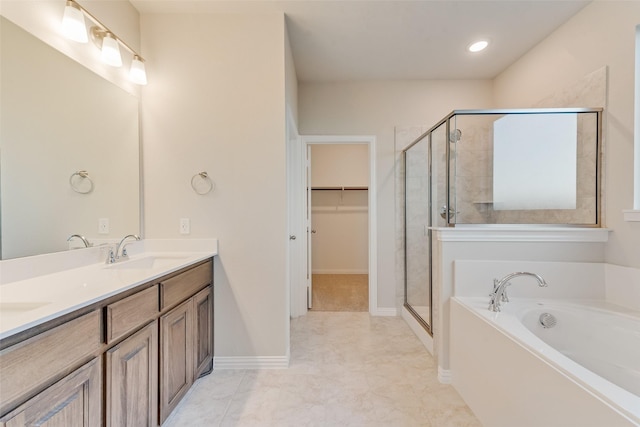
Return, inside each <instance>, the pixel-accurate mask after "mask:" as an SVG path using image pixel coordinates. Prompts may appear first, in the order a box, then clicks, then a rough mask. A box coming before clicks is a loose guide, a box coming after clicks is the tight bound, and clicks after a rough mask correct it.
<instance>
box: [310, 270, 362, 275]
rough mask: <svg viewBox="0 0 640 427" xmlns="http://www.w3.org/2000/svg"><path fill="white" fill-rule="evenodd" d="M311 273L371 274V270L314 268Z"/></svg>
mask: <svg viewBox="0 0 640 427" xmlns="http://www.w3.org/2000/svg"><path fill="white" fill-rule="evenodd" d="M311 274H369V270H367V269H344V270H333V269H314V270H313V271H311Z"/></svg>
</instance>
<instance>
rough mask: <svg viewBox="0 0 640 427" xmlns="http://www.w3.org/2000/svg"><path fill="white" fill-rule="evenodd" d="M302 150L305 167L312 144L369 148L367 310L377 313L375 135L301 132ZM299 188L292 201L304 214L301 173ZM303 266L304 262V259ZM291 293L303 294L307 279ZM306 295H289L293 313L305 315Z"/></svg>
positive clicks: (302, 163)
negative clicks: (291, 296) (366, 146)
mask: <svg viewBox="0 0 640 427" xmlns="http://www.w3.org/2000/svg"><path fill="white" fill-rule="evenodd" d="M300 142H301V145H302V146H301V149H300V150H299V152H300V154H301V156H300V157H299V162H300V167H301V168H304V169H306V162H307V158H306V153H307V150H308V147H309V146H310V145H312V144H367V145H368V147H369V184H368V190H369V191H367V195H368V220H369V224H368V229H369V233H368V234H369V245H368V246H369V268H368V269H369V313H370V314H371V315H377V311H378V246H377V245H378V240H377V229H378V228H377V227H378V221H377V206H378V204H377V194H376V193H377V192H376V188H377V187H376V137H375V136H372V135H301V136H300ZM302 187H303V189H304V192H303V194H302V195H300V196H298V197H295V198H294V199H295V200H293V203H294V204H296V205H298V206H299V207H300V208H301V209H302V210H303V212H304V213H305V214H306V206H305V204H306V187H307V183H306V176H303V184H302ZM304 224H305V228H306V215H305V222H304ZM302 235H303V236H304V243H305V247H306V245H307V244H308V238H309V237H308V236H309V235H310V234H309V233H307V232H306V229H305V232H304V233H302ZM305 265H306V262H305ZM304 270H305V276H306V273H308V274H309V277H311V272H310V271H309V272H307V271H306V270H307V267H306V266H305V268H304ZM291 291H292V294H296V295H299V296H301V294H304V295H305V296H306V293H307V290H306V282H305V284H304V289H300V288H298V289H295V290H294V289H292V290H291ZM302 302H304V310H303V309H302ZM306 302H307V301H306V298H304V299H303V298H301V297H299V298H296V299H295V301H294V299H293V298H292V303H293V304H295V305H296V307H293V306H292V307H291V312H292V316H293V315H294V313H297V314H305V313H306V311H307V308H306Z"/></svg>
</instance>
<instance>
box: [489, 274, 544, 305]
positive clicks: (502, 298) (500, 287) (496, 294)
mask: <svg viewBox="0 0 640 427" xmlns="http://www.w3.org/2000/svg"><path fill="white" fill-rule="evenodd" d="M518 276H531V277H533V278H534V279H536V280H537V281H538V286H540V287H545V286H547V282H546V281H545V280H544V279H543V278H542V276H540V275H539V274H535V273H529V272H527V271H518V272H515V273H509V274H507V275H506V276H504V277H503V278H502V279H500V280H497V279H495V280H494V281H493V291H492V292H491V293H490V294H489V298H490V299H489V310H491V311H500V309H501V305H502V303H503V302H508V301H509V297H508V296H507V286H509V285H510V284H511V282H509V280H511V279H513V278H514V277H518Z"/></svg>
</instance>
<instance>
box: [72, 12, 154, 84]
mask: <svg viewBox="0 0 640 427" xmlns="http://www.w3.org/2000/svg"><path fill="white" fill-rule="evenodd" d="M85 16H86V17H87V18H89V20H90V21H92V22H93V23H94V24H95V25H94V26H92V27H91V30H90V33H91V38H92V39H93V41H94V43H95V44H96V46H98V48H99V49H100V50H101V54H100V57H101V59H102V61H103V62H104V63H106V64H109V65H111V66H113V67H121V66H122V55H121V54H120V46H122V47H123V48H125V50H127V51H129V52H130V53H131V55H132V59H131V69H130V70H129V78H130V79H131V81H132V82H134V83H135V84H139V85H146V84H147V73H146V70H145V66H144V59H142V57H141V56H140V55H139V54H138V53H137V52H136V51H135V50H133V49H131V47H130V46H129V45H128V44H126V43H125V42H124V41H122V39H120V38H119V37H118V36H116V35H115V34H114V33H113V31H111V30H110V29H108V28H107V26H106V25H104V24H103V23H102V22H100V21H99V20H98V18H96V17H95V16H93V15H92V14H91V13H89V12H88V11H87V10H86V9H85V8H83V7H82V6H80V4H78V2H77V1H76V0H67V5H66V6H65V10H64V16H63V18H62V32H63V34H64V35H65V36H66V37H67V38H69V39H71V40H75V41H79V42H83V43H85V42H87V40H88V37H87V28H86V26H85V22H84V17H85Z"/></svg>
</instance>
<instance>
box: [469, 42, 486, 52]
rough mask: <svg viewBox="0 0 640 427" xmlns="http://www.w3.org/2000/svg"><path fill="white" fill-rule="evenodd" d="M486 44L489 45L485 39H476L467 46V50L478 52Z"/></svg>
mask: <svg viewBox="0 0 640 427" xmlns="http://www.w3.org/2000/svg"><path fill="white" fill-rule="evenodd" d="M487 46H489V42H488V41H486V40H478V41H477V42H473V43H471V44H470V45H469V47H467V49H468V50H469V52H480V51H481V50H484V49H485V48H486V47H487Z"/></svg>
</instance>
